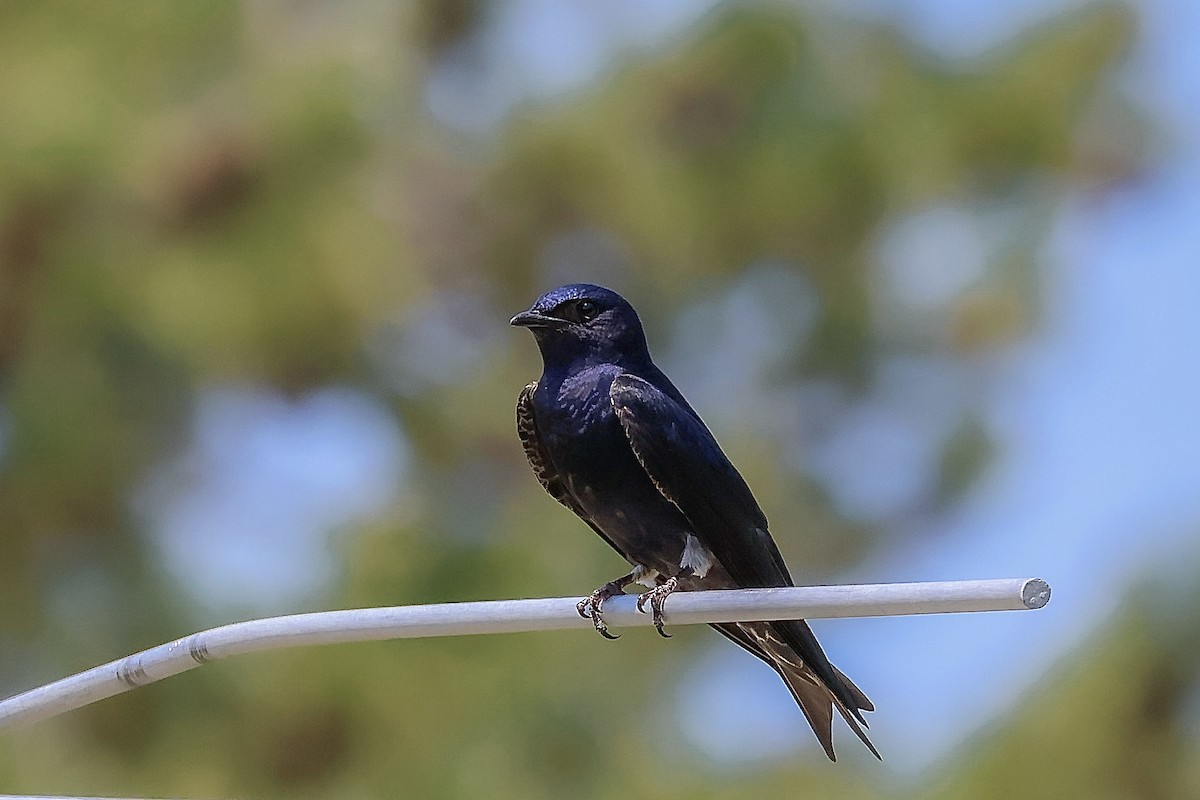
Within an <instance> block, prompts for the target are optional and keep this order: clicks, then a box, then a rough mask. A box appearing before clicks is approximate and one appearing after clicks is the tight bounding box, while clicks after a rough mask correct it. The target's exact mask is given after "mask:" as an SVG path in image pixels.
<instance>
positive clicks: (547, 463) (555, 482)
mask: <svg viewBox="0 0 1200 800" xmlns="http://www.w3.org/2000/svg"><path fill="white" fill-rule="evenodd" d="M536 390H537V381H534V382H532V383H530V384H529V385H528V386H526V387H525V388H524V389H522V390H521V396H520V397H519V398H517V436H518V437H520V439H521V447H522V448H523V449H524V450H525V458H527V459H528V460H529V466H530V467H532V468H533V474H534V475H535V476H537V479H538V483H540V484H542V488H543V489H545V490H546V493H547V494H549V495H550V496H551V497H553V498H554V499H555V500H557V501H558V502H560V503H562V504H563V505H564V506H566V507H567V508H569V509H571V510H572V511H574V512H575V515H576V516H577V517H579V518H580V519H581V520H583V521H584V522H586V523H587V524H588V526H589V527H590V528H591V529H592V530H594V531H595V532H596V533H597V534H599V535H600V538H601V539H603V540H604V541H606V542H608V544H609V546H610V547H612V549H614V550H616V551H617V552H618V553H620V554H621V557H622V558H624V557H625V553H623V552H622V551H621V548H619V547H617V546H616V545H615V544H613V540H612V539H610V538H608V536H607V535H606V534H605V533H604V531H602V530H600V527H599V526H598V525H596V523H595V522H593V521H592V518H591V515H589V514H588V513H587V511H585V510H584V508H583V507H582V506H581V505H579V502H578V501H577V500H576V499H575V497H574V495H572V494H571V493H570V492H569V491H567V487H566V485H565V484H564V483H563V481H562V478H561V477H559V474H558V470H557V469H556V468H555V467H554V462H553V461H551V460H550V456H549V455H547V453H546V450H545V448H544V447H542V440H541V437H540V436H539V435H538V427H537V419H536V418H535V417H534V414H533V393H534V391H536Z"/></svg>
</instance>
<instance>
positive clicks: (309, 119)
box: [0, 0, 1200, 800]
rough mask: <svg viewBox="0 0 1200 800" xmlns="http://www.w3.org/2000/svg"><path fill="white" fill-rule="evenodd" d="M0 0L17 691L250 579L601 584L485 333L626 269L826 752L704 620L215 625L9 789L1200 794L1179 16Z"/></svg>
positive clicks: (9, 775)
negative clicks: (754, 544) (838, 683)
mask: <svg viewBox="0 0 1200 800" xmlns="http://www.w3.org/2000/svg"><path fill="white" fill-rule="evenodd" d="M1198 8H1200V7H1198V6H1196V5H1194V4H1191V3H1187V2H1184V0H1155V2H1149V1H1147V2H1144V3H1132V4H1121V3H1091V2H1077V1H1076V0H1051V1H1050V2H1046V1H1045V0H1038V1H1035V0H1020V2H1012V1H1011V0H969V1H966V2H956V3H942V2H938V0H890V1H889V0H852V2H838V3H834V2H823V3H803V4H802V3H786V2H773V3H750V2H744V3H717V2H713V1H712V0H669V2H663V1H662V0H658V1H655V0H614V1H613V2H607V3H600V2H586V1H585V0H576V1H572V2H565V1H560V0H502V1H498V2H478V1H476V0H448V1H447V2H411V3H396V4H391V3H383V2H357V3H335V2H324V1H323V0H306V1H305V2H292V3H284V2H244V3H233V2H212V3H193V4H178V3H154V4H137V5H134V4H121V3H62V2H53V1H51V0H41V1H40V2H7V3H4V4H3V6H0V694H2V695H8V694H12V693H16V692H18V691H21V690H24V689H27V688H30V687H32V686H35V685H38V684H40V683H43V682H46V681H49V680H52V679H54V678H57V677H61V676H62V675H65V674H68V673H70V672H75V671H78V670H82V669H85V668H88V667H91V666H94V665H95V664H98V663H101V662H103V661H107V660H110V659H112V658H116V657H118V656H121V655H125V654H127V653H130V652H133V651H136V650H139V649H143V648H145V647H149V646H152V645H154V644H158V643H160V642H163V641H167V640H169V639H172V638H174V637H176V636H179V635H182V634H185V633H188V632H191V631H194V630H198V629H200V628H203V627H208V626H212V625H216V624H221V623H224V622H228V621H234V620H238V619H244V618H247V617H251V616H261V615H267V614H273V613H286V612H298V611H307V610H320V609H330V608H341V607H352V606H364V605H393V604H407V603H421V602H437V601H452V600H467V599H485V598H507V597H522V596H559V595H568V596H570V595H580V594H582V593H585V592H587V591H589V590H591V589H592V588H594V587H595V586H596V585H599V583H601V582H603V581H605V580H607V579H609V578H611V577H613V576H614V575H615V574H617V573H618V572H619V571H620V569H621V566H622V565H621V564H620V563H618V561H617V560H616V558H615V557H614V556H613V554H612V553H611V552H610V551H609V550H608V548H607V547H606V546H605V545H604V543H603V542H601V541H600V540H599V539H598V538H597V537H595V536H594V535H592V534H591V533H590V532H589V531H588V530H587V529H586V528H585V527H584V526H583V525H582V524H580V523H579V522H578V521H577V520H575V519H574V518H573V517H572V516H571V515H570V514H569V513H568V512H567V511H565V510H564V509H562V508H560V507H559V506H557V505H556V504H555V503H554V502H553V501H551V500H550V499H549V498H548V497H547V496H545V494H544V493H543V492H542V490H541V488H540V487H539V486H538V485H537V483H536V481H535V480H534V479H533V477H532V475H531V474H530V473H529V472H528V470H527V468H526V465H525V463H524V460H523V457H522V455H521V451H520V448H519V446H518V444H517V440H516V436H515V432H514V424H513V404H514V402H515V398H516V395H517V393H518V391H519V390H520V388H521V387H522V386H523V385H524V384H525V382H526V381H528V380H530V379H532V378H534V377H536V375H537V374H538V372H539V370H540V361H539V359H538V356H537V353H536V350H535V348H534V345H533V343H532V341H531V340H530V338H529V337H528V335H527V334H526V333H525V332H523V331H515V330H512V329H510V328H508V327H507V324H506V323H507V320H508V318H509V316H510V315H511V314H512V313H514V312H516V311H518V310H521V309H523V308H525V307H527V306H528V304H529V303H530V302H531V301H532V300H533V299H534V298H535V297H536V296H537V295H538V294H540V293H541V292H542V291H544V290H546V289H548V288H550V287H552V286H554V285H557V284H559V283H563V282H566V281H568V280H590V281H594V282H599V283H604V284H607V285H610V286H612V287H614V288H616V289H618V290H620V291H621V292H623V293H624V294H625V295H626V296H628V297H629V298H630V299H631V300H632V301H633V303H634V304H635V306H636V307H637V308H638V309H639V310H640V312H641V313H642V316H643V318H644V321H645V323H646V326H647V328H648V331H649V336H650V340H651V345H652V349H653V350H654V352H655V354H656V356H657V358H658V360H659V362H660V363H661V364H662V366H663V367H664V368H665V369H666V371H667V372H668V373H669V374H670V375H672V376H673V377H674V379H675V381H676V383H677V384H678V385H679V386H680V388H681V389H682V391H683V392H684V394H686V395H687V396H688V397H689V398H690V399H691V400H692V403H693V405H695V406H696V408H697V409H698V410H699V411H700V413H701V414H702V415H703V416H704V417H705V418H706V419H707V421H708V422H709V424H710V426H711V427H712V428H713V429H714V431H715V433H716V434H717V436H718V438H719V439H720V440H721V442H722V443H723V444H724V446H725V448H726V450H727V451H728V452H729V453H730V455H731V456H732V457H733V459H734V461H735V463H737V464H738V465H739V467H740V468H741V469H742V471H743V473H744V474H745V475H746V477H747V479H748V481H749V483H750V484H751V485H752V486H753V487H754V489H755V492H756V493H757V495H758V498H759V500H760V502H761V504H762V505H763V507H764V508H765V510H766V512H767V514H768V516H769V517H770V518H771V520H772V523H773V525H772V527H773V530H774V532H775V536H776V538H777V539H778V541H779V543H780V547H781V549H782V550H783V551H784V554H785V556H786V557H787V558H788V560H789V562H790V563H791V564H792V565H793V570H794V572H795V574H796V576H797V579H798V580H800V581H802V582H821V583H833V582H851V581H867V582H874V581H898V580H921V579H953V578H972V577H1001V576H1029V575H1038V576H1041V577H1044V578H1046V579H1048V580H1049V581H1050V582H1051V583H1052V584H1053V586H1054V588H1055V592H1056V594H1055V598H1054V600H1053V602H1052V603H1051V604H1050V606H1048V607H1047V608H1046V609H1045V610H1043V611H1041V612H1038V613H1035V614H990V615H975V616H966V617H942V618H921V619H917V618H912V619H891V620H844V621H827V622H818V623H817V625H816V627H817V632H818V634H819V635H820V636H821V637H822V640H823V641H824V642H825V644H826V648H827V649H828V650H829V651H830V653H831V654H832V655H833V658H834V660H835V661H836V662H837V663H838V664H839V665H840V666H841V667H842V668H843V669H845V670H846V672H847V673H849V674H850V675H851V676H853V677H854V679H855V680H856V681H857V682H858V683H859V685H861V686H862V687H863V688H864V689H865V690H866V691H867V693H868V694H870V695H871V696H872V698H873V699H874V700H875V702H876V704H877V706H878V708H879V711H878V712H877V713H876V714H874V715H872V720H871V721H872V723H873V725H872V731H873V735H874V738H875V741H876V743H877V744H878V746H879V748H880V750H881V751H882V752H883V753H884V755H885V759H886V760H885V761H884V763H883V764H882V765H881V764H877V763H876V762H874V760H873V759H871V758H870V757H869V756H868V755H867V754H866V753H865V752H864V751H863V750H862V748H861V747H859V746H858V744H857V742H855V741H853V739H852V737H849V736H848V735H847V734H846V732H845V731H844V730H840V731H839V732H838V734H837V737H838V743H839V749H840V752H841V755H842V759H841V761H840V762H839V763H838V764H836V765H831V764H828V763H826V762H825V760H824V758H823V756H822V755H821V753H820V751H819V749H818V748H817V747H816V746H815V742H814V741H813V740H812V737H811V734H810V733H809V731H808V730H807V726H806V725H805V723H804V720H803V718H802V717H801V715H800V713H799V712H798V711H797V709H796V708H795V707H794V705H793V704H792V702H791V700H790V698H789V696H788V695H787V692H786V690H785V689H784V688H783V686H782V684H781V683H779V682H778V681H777V679H776V678H775V676H774V675H773V673H771V672H770V671H769V670H767V669H766V668H765V667H762V666H761V665H760V664H758V663H757V662H756V661H755V660H754V659H751V658H749V657H747V656H745V654H743V653H741V652H740V651H738V650H737V649H736V648H732V647H730V646H728V645H727V643H725V642H724V641H723V640H720V639H719V638H718V637H716V636H715V635H712V634H711V632H709V631H707V630H705V629H703V628H688V629H677V630H676V631H675V632H674V633H675V638H674V639H672V640H671V641H670V642H669V643H668V642H664V641H662V640H660V639H658V637H656V636H655V635H654V633H653V631H646V630H638V631H628V632H626V634H625V635H624V636H623V638H622V640H621V641H620V642H619V643H610V642H604V641H601V640H600V639H599V637H596V636H595V635H594V634H593V633H591V632H590V631H587V630H582V629H581V630H580V631H578V632H563V633H546V634H536V635H535V634H526V635H514V636H503V637H499V636H497V637H477V638H464V639H459V640H428V641H406V642H392V643H376V644H369V645H353V646H344V647H330V648H324V649H309V650H298V651H290V652H281V653H277V654H263V655H258V656H252V657H245V658H243V659H240V660H238V661H236V662H223V663H220V664H216V665H213V666H210V667H207V668H205V669H204V670H201V671H198V672H193V673H189V674H187V675H185V676H180V677H177V678H174V679H171V680H169V681H167V682H165V683H161V684H156V685H154V686H150V687H146V688H142V689H139V690H138V691H136V692H132V693H129V694H125V695H122V696H119V697H117V698H113V699H110V700H107V701H104V702H102V703H99V704H97V705H94V706H91V707H88V708H86V709H83V710H80V711H77V712H73V713H71V714H69V715H66V716H64V717H60V718H57V719H54V720H50V721H46V722H42V723H39V724H36V725H33V726H30V727H26V728H22V729H19V730H16V731H13V732H7V733H5V734H4V735H3V737H2V738H0V791H10V792H22V793H46V794H49V793H79V794H95V795H99V794H110V795H153V796H191V797H217V796H234V795H240V796H247V797H248V796H254V797H264V798H265V797H290V798H296V797H301V798H302V797H388V796H397V795H403V796H411V797H431V798H432V797H489V798H561V797H572V798H613V797H631V796H634V797H637V796H641V797H655V798H658V800H669V798H683V797H687V798H707V797H735V796H754V797H782V796H788V797H791V796H805V797H818V796H829V797H839V798H867V797H877V796H882V797H898V798H918V797H920V798H925V797H933V798H960V797H979V798H990V797H996V798H1000V797H1004V798H1009V797H1013V796H1017V795H1026V794H1028V793H1029V792H1031V791H1035V792H1041V791H1045V792H1048V793H1051V794H1053V795H1054V796H1056V797H1087V798H1123V797H1138V798H1147V797H1154V798H1186V797H1196V796H1200V579H1198V578H1197V574H1198V570H1200V547H1198V546H1197V534H1198V533H1200V425H1198V423H1197V418H1198V413H1197V412H1198V410H1200V353H1198V343H1200V316H1198V315H1197V314H1196V311H1195V309H1196V304H1197V301H1200V227H1198V226H1200V222H1198V221H1200V113H1198V112H1197V109H1200V59H1197V52H1200V51H1197V49H1196V47H1195V42H1196V41H1197V40H1198V39H1200V10H1198Z"/></svg>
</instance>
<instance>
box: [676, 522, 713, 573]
mask: <svg viewBox="0 0 1200 800" xmlns="http://www.w3.org/2000/svg"><path fill="white" fill-rule="evenodd" d="M712 565H713V554H712V553H710V552H709V551H708V548H707V547H705V546H704V545H702V544H700V540H699V539H697V538H696V537H695V536H692V535H691V534H690V533H689V534H688V537H687V542H686V543H685V544H684V546H683V556H682V557H681V558H680V559H679V568H680V569H690V570H691V571H692V574H693V575H695V576H696V577H697V578H703V577H704V576H705V575H707V574H708V571H709V570H710V569H712Z"/></svg>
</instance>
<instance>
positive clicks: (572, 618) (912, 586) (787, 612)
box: [0, 578, 1050, 729]
mask: <svg viewBox="0 0 1200 800" xmlns="http://www.w3.org/2000/svg"><path fill="white" fill-rule="evenodd" d="M1049 600H1050V586H1049V585H1048V584H1047V583H1046V582H1045V581H1043V580H1041V579H1040V578H1005V579H999V580H976V581H940V582H930V583H879V584H859V585H847V586H798V587H792V588H781V589H739V590H736V591H713V592H679V593H676V594H673V595H671V597H670V598H668V600H667V603H666V609H665V612H666V613H665V617H666V621H667V623H668V624H669V625H693V624H698V623H710V622H755V621H760V620H775V619H814V618H818V619H819V618H822V617H881V616H894V615H902V614H948V613H956V612H963V611H1021V610H1027V609H1035V608H1041V607H1042V606H1044V605H1046V603H1047V602H1049ZM576 602H577V598H543V599H536V600H490V601H484V602H472V603H442V604H438V605H423V606H396V607H390V608H362V609H352V610H346V611H325V612H320V613H315V614H295V615H291V616H286V617H270V618H267V619H255V620H249V621H247V622H237V623H234V624H232V625H223V626H221V627H219V628H210V629H209V630H206V631H201V632H200V633H194V634H192V635H191V636H185V637H184V638H182V639H176V640H175V641H173V642H170V643H168V644H163V645H159V646H158V647H152V648H150V649H149V650H143V651H142V652H140V653H134V654H133V655H131V656H126V657H125V658H121V659H118V660H116V661H110V662H109V663H107V664H103V665H101V666H99V667H94V668H93V669H90V670H87V671H86V672H81V673H79V674H77V675H72V676H70V677H68V678H63V679H62V680H58V681H55V682H53V683H49V684H46V685H45V686H40V687H38V688H36V689H30V690H29V691H27V692H24V693H22V694H18V695H15V696H13V697H10V698H8V699H7V700H3V701H0V729H3V728H9V727H13V726H15V725H19V724H21V723H29V722H36V721H37V720H41V719H46V718H47V717H53V716H56V715H58V714H62V713H64V712H66V711H71V710H73V709H76V708H80V707H82V706H85V705H88V704H89V703H94V702H96V701H97V700H103V699H104V698H106V697H112V696H113V695H115V694H120V693H121V692H127V691H129V690H130V689H134V688H137V687H138V686H144V685H145V684H148V683H154V682H155V681H159V680H162V679H163V678H168V677H170V676H172V675H177V674H179V673H180V672H186V671H187V670H190V669H195V668H196V667H198V666H200V665H201V664H205V663H207V662H209V661H215V660H217V659H221V658H229V657H230V656H236V655H241V654H243V653H257V652H261V651H264V650H279V649H282V648H285V647H302V646H306V645H314V644H337V643H339V642H365V641H374V640H380V639H405V638H416V637H423V636H463V635H467V634H480V633H517V632H523V631H544V630H557V629H561V628H590V627H591V625H592V623H591V622H590V621H589V620H585V619H582V618H580V616H579V614H578V613H577V611H576V609H575V604H576ZM634 604H635V599H634V598H633V597H632V596H629V597H615V598H613V599H612V600H609V601H608V602H607V603H605V605H604V620H605V622H607V623H608V625H609V626H610V627H614V628H616V627H622V626H630V625H649V624H650V616H649V615H648V614H642V613H639V612H638V611H637V610H636V608H635V607H634Z"/></svg>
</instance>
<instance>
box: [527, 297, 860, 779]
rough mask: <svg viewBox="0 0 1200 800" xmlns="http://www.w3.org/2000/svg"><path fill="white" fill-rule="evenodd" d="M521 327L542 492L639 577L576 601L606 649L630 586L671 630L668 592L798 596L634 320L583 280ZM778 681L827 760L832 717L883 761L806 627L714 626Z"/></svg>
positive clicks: (720, 457) (849, 689) (530, 433)
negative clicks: (531, 356)
mask: <svg viewBox="0 0 1200 800" xmlns="http://www.w3.org/2000/svg"><path fill="white" fill-rule="evenodd" d="M512 324H513V325H518V326H521V327H525V328H529V330H530V331H531V332H532V333H533V336H534V339H536V340H537V345H538V349H539V350H541V353H542V363H543V369H542V377H541V378H540V379H539V380H538V381H536V382H534V383H531V384H529V385H528V386H526V387H525V390H524V391H523V392H521V397H520V400H519V401H518V402H517V431H518V433H519V434H520V437H521V444H522V445H523V446H524V448H525V455H526V456H527V457H528V458H529V464H530V466H531V467H533V471H534V474H536V475H537V478H538V480H539V481H540V482H541V484H542V486H543V487H545V489H546V491H547V492H549V493H550V495H551V497H553V498H554V499H555V500H557V501H558V502H560V503H562V504H563V505H565V506H566V507H567V508H569V509H571V510H572V511H574V512H575V513H576V514H577V515H579V517H580V518H581V519H582V520H583V521H584V522H586V523H587V524H588V525H589V526H591V528H592V530H594V531H595V532H596V533H598V534H600V537H601V538H603V539H604V540H605V541H606V542H608V543H609V544H610V545H611V546H612V547H613V549H615V550H616V551H617V552H618V553H620V554H621V556H622V557H624V558H625V560H626V561H628V562H629V564H630V565H631V566H632V570H631V571H630V572H629V574H627V575H624V576H622V577H620V578H617V579H616V580H613V581H610V582H608V583H606V584H605V585H604V586H602V587H600V588H599V589H597V590H596V591H595V592H593V593H592V594H591V595H590V596H589V597H586V598H584V599H583V600H582V601H581V602H580V604H579V613H580V614H581V615H584V616H587V617H590V618H591V620H592V622H593V624H595V626H596V630H597V631H599V632H600V633H601V634H603V635H605V636H606V637H608V638H615V637H614V636H613V635H612V634H610V633H609V632H608V629H607V627H606V626H605V624H604V620H603V617H602V609H603V605H604V601H605V600H606V599H608V598H610V597H613V596H615V595H618V594H623V593H624V592H623V590H624V589H625V587H626V586H628V585H629V584H631V583H635V582H637V583H643V584H645V585H646V586H648V587H652V588H651V589H650V591H648V592H646V593H644V594H642V595H641V596H640V597H639V598H638V608H639V609H643V610H644V608H645V605H646V604H647V603H648V604H649V605H650V609H651V612H652V613H653V615H654V623H655V627H657V628H658V631H659V633H662V634H663V635H664V636H665V635H666V634H665V633H663V630H662V622H663V621H662V604H663V600H664V599H665V598H666V597H667V595H669V594H670V593H671V592H673V591H675V590H676V589H679V590H698V589H734V588H749V587H768V586H791V585H792V578H791V576H790V575H789V574H788V569H787V565H786V564H784V562H783V557H782V556H781V555H780V554H779V548H778V547H776V545H775V541H774V540H773V539H772V538H771V535H770V534H769V533H768V532H767V518H766V516H765V515H764V514H763V512H762V509H760V508H759V507H758V503H757V502H756V501H755V499H754V495H753V494H751V493H750V488H749V487H748V486H747V485H746V482H745V481H744V480H743V479H742V476H741V475H740V474H738V471H737V470H736V469H734V466H733V464H731V463H730V462H729V459H728V458H726V456H725V454H724V453H723V452H722V451H721V448H720V446H719V445H718V444H717V442H716V439H714V438H713V435H712V434H711V433H710V432H709V430H708V428H707V427H705V425H704V422H703V421H701V419H700V417H699V415H697V414H696V412H695V411H693V410H692V407H691V406H689V405H688V403H687V401H686V400H684V399H683V395H681V394H680V393H679V390H678V389H676V388H675V386H674V385H673V384H672V383H671V381H670V380H669V379H668V378H667V376H666V375H664V374H663V373H662V371H661V370H659V369H658V367H656V366H655V365H654V362H653V361H652V360H651V358H650V351H649V349H648V348H647V346H646V336H645V334H644V333H643V332H642V324H641V321H640V320H639V319H638V315H637V312H636V311H634V310H633V306H631V305H629V303H628V302H626V301H625V299H624V298H623V297H621V296H620V295H619V294H617V293H616V292H613V291H610V290H609V289H605V288H603V287H600V286H593V285H591V284H586V283H577V284H571V285H569V286H563V287H560V288H558V289H555V290H553V291H551V292H547V293H546V294H544V295H542V296H541V297H539V298H538V300H537V302H536V303H534V304H533V307H532V308H530V309H529V310H528V311H522V312H521V313H520V314H517V315H516V316H515V317H513V318H512ZM713 627H714V628H716V629H717V630H718V631H720V632H721V633H722V634H723V635H725V636H726V637H728V638H729V639H732V640H733V641H734V642H735V643H736V644H738V645H740V646H741V647H742V648H744V649H746V650H748V651H750V652H751V653H753V654H754V655H755V656H757V657H758V658H760V659H762V660H763V661H765V662H766V663H767V664H769V665H770V666H771V667H772V668H773V669H774V670H775V671H776V672H778V673H779V675H780V676H781V677H782V678H783V680H784V683H786V684H787V687H788V689H790V690H791V692H792V696H793V697H795V698H796V702H797V703H798V704H799V706H800V710H801V711H803V712H804V716H805V717H806V718H807V719H808V722H809V724H810V725H811V726H812V729H813V732H814V733H816V735H817V738H818V739H819V740H820V741H821V745H822V746H823V747H824V748H825V752H826V754H827V755H828V756H829V758H830V759H831V760H836V758H835V756H834V751H833V730H832V727H833V709H835V708H836V709H837V710H838V713H839V714H841V716H842V718H843V719H845V720H846V723H847V724H848V725H849V726H850V728H851V729H852V730H853V731H854V732H855V733H856V734H857V735H858V738H859V739H861V740H862V741H863V743H864V744H865V745H866V746H867V747H868V748H869V749H870V750H871V752H872V753H874V754H875V756H876V757H877V758H878V757H879V753H878V751H877V750H876V749H875V747H874V746H873V745H872V744H871V741H870V739H868V738H867V735H866V733H865V732H864V731H863V728H865V727H866V725H867V723H866V720H864V719H863V716H862V713H861V711H873V710H874V706H872V704H871V701H870V700H868V699H867V697H866V695H864V694H863V693H862V692H861V691H859V689H858V687H856V686H855V685H854V684H853V683H851V682H850V680H849V679H848V678H847V677H846V676H845V675H843V674H842V673H841V672H840V671H838V669H837V667H834V666H833V665H832V664H830V663H829V659H827V658H826V657H825V653H824V652H823V651H822V650H821V645H820V644H818V642H817V639H816V637H815V636H813V633H812V630H811V629H810V628H809V627H808V624H807V623H806V622H804V621H803V620H793V621H786V622H748V623H741V622H740V623H732V624H721V625H713Z"/></svg>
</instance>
